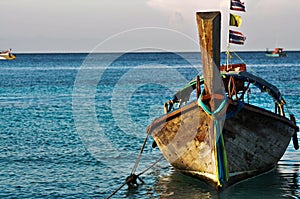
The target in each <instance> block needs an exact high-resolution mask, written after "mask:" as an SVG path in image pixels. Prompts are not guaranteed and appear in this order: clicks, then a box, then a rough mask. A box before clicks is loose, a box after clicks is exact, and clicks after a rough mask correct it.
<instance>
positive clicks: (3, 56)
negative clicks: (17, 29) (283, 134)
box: [0, 49, 16, 60]
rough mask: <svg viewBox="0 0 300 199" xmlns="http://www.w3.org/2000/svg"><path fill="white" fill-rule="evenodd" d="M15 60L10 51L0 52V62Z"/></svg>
mask: <svg viewBox="0 0 300 199" xmlns="http://www.w3.org/2000/svg"><path fill="white" fill-rule="evenodd" d="M14 59H16V55H13V54H12V53H11V49H9V50H6V51H0V60H14Z"/></svg>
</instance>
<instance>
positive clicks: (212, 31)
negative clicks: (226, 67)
mask: <svg viewBox="0 0 300 199" xmlns="http://www.w3.org/2000/svg"><path fill="white" fill-rule="evenodd" d="M196 19H197V25H198V33H199V42H200V50H201V57H202V68H203V76H204V83H205V88H206V89H207V90H206V92H207V93H209V94H210V96H211V109H212V111H213V109H214V107H217V106H218V104H216V103H218V102H217V101H220V100H221V99H220V98H219V99H220V100H214V98H215V96H220V95H222V96H224V94H225V93H224V85H223V81H222V79H221V78H220V44H221V42H220V38H221V13H220V12H219V11H217V12H197V14H196ZM214 101H215V102H214ZM221 101H222V100H221Z"/></svg>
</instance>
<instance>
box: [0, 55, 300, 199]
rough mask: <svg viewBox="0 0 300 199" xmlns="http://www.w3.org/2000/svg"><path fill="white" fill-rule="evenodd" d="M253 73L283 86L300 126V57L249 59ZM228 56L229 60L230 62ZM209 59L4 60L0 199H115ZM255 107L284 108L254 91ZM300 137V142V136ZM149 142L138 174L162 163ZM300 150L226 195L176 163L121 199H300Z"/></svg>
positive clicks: (154, 171)
mask: <svg viewBox="0 0 300 199" xmlns="http://www.w3.org/2000/svg"><path fill="white" fill-rule="evenodd" d="M239 56H240V57H241V58H242V59H243V60H244V61H245V62H246V63H247V65H248V67H249V68H248V71H250V72H253V73H256V74H258V75H259V76H260V77H262V78H264V79H265V80H267V81H269V82H270V83H272V84H274V85H276V86H277V87H278V88H279V89H280V91H281V93H282V94H283V96H284V98H285V101H286V102H287V108H286V109H285V110H286V113H287V114H288V113H293V114H294V115H295V117H296V120H297V122H298V125H299V124H300V111H299V110H300V101H299V98H300V52H288V57H285V58H275V59H274V58H268V57H265V55H264V53H263V52H242V53H239ZM224 58H225V56H224V55H223V56H222V61H224ZM200 66H201V61H200V55H199V53H166V52H160V53H127V54H118V53H111V54H109V53H106V54H105V53H103V54H80V53H76V54H17V59H16V60H14V61H1V62H0V111H1V114H0V182H1V183H0V198H106V197H108V196H109V195H110V194H111V193H113V192H114V191H115V190H116V189H118V187H120V186H121V185H122V184H123V183H124V181H125V179H126V177H127V176H128V175H129V174H130V173H131V171H132V169H133V167H134V164H135V162H136V159H137V156H138V154H139V151H140V149H141V147H142V145H143V142H144V139H145V137H146V131H145V128H146V126H147V125H148V124H149V123H150V122H151V121H152V120H153V119H154V118H156V117H158V116H160V115H161V114H163V106H162V105H163V103H164V102H165V101H166V100H168V99H169V98H171V97H172V95H173V94H174V92H176V91H177V90H178V89H180V88H181V87H182V86H184V85H185V84H186V83H187V82H188V81H189V80H191V79H192V78H193V77H194V76H195V75H197V74H198V73H201V68H200ZM250 101H251V102H253V103H254V104H258V105H262V106H263V107H264V108H267V109H274V104H273V102H272V101H270V100H268V98H267V95H266V94H264V93H262V94H260V93H259V92H258V90H256V89H255V88H253V90H252V95H251V96H250ZM299 137H300V136H299ZM152 141H153V140H152V138H151V137H149V138H148V140H147V143H146V145H145V149H144V152H143V154H142V156H141V159H140V161H139V164H138V167H137V168H136V173H137V174H138V173H140V172H143V171H145V170H146V169H147V168H148V167H149V166H150V165H151V164H153V163H154V162H155V161H156V160H157V159H159V158H160V157H161V153H160V151H159V150H158V149H157V148H155V149H152V147H151V145H152ZM299 171H300V152H299V151H295V150H294V148H293V144H292V143H290V145H289V147H288V149H287V151H286V153H285V154H284V156H283V157H282V159H281V160H280V161H279V163H278V166H277V167H276V168H275V169H274V170H272V171H270V172H268V173H266V174H264V175H261V176H258V177H255V178H253V179H250V180H247V181H243V182H241V183H238V184H236V185H234V186H232V187H229V188H228V189H226V190H225V191H223V192H221V193H217V192H216V191H215V190H214V189H213V188H211V187H209V186H207V185H206V184H204V183H202V182H200V181H198V180H196V179H193V178H191V177H187V176H184V175H182V174H180V173H178V172H176V171H175V170H174V169H173V168H172V167H171V166H170V165H169V164H168V162H167V161H166V160H164V159H163V160H161V161H160V162H159V163H157V164H156V165H155V166H154V167H153V168H151V169H149V170H147V172H145V173H144V174H143V175H141V178H142V179H143V181H144V182H145V183H144V184H142V185H140V186H139V187H138V188H137V189H128V188H127V186H124V187H123V188H122V189H120V190H119V191H118V192H117V193H116V194H115V195H114V196H113V197H112V198H176V199H177V198H230V199H231V198H257V197H259V198H300V174H299Z"/></svg>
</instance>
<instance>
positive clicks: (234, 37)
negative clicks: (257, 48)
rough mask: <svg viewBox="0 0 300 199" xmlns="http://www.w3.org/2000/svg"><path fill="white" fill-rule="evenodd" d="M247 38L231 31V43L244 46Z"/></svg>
mask: <svg viewBox="0 0 300 199" xmlns="http://www.w3.org/2000/svg"><path fill="white" fill-rule="evenodd" d="M245 40H246V37H245V36H244V35H243V33H241V32H238V31H233V30H229V43H232V44H241V45H243V44H244V42H245Z"/></svg>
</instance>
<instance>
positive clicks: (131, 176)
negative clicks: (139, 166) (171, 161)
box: [106, 156, 163, 199]
mask: <svg viewBox="0 0 300 199" xmlns="http://www.w3.org/2000/svg"><path fill="white" fill-rule="evenodd" d="M162 158H163V156H161V157H160V158H159V159H158V160H156V161H155V162H154V163H153V164H152V165H150V166H149V167H148V168H146V169H145V170H144V171H142V172H141V173H139V174H138V175H135V174H131V175H130V176H128V177H127V178H126V181H125V182H124V183H123V184H122V185H121V186H120V187H118V188H117V189H116V190H115V191H114V192H112V193H111V194H110V195H109V196H108V197H107V198H106V199H109V198H111V197H112V196H114V195H115V194H116V193H117V192H118V191H120V190H121V189H122V188H123V187H124V186H125V185H126V184H129V183H130V182H132V181H135V182H136V179H139V180H140V181H141V182H142V183H144V181H143V180H142V179H141V178H140V177H139V176H140V175H142V174H144V173H145V172H147V171H148V170H149V169H151V168H152V167H154V166H155V165H156V164H157V163H158V162H159V161H161V160H162Z"/></svg>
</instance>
